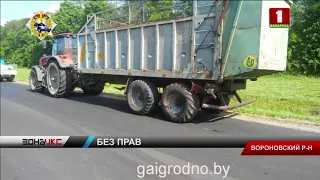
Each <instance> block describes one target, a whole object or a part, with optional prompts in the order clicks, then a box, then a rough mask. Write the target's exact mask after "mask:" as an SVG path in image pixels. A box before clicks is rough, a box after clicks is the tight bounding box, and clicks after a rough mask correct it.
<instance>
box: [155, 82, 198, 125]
mask: <svg viewBox="0 0 320 180" xmlns="http://www.w3.org/2000/svg"><path fill="white" fill-rule="evenodd" d="M161 108H162V111H163V113H164V114H165V116H166V117H167V118H169V120H171V121H172V122H175V123H187V122H191V121H192V119H193V118H194V117H195V116H196V115H197V114H198V112H199V109H200V100H199V97H198V96H197V94H195V93H191V92H190V91H189V88H188V87H187V86H186V85H183V84H179V83H175V84H170V85H169V86H167V87H166V88H165V89H164V91H163V94H162V97H161Z"/></svg>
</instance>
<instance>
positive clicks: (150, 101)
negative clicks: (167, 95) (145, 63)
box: [127, 80, 160, 115]
mask: <svg viewBox="0 0 320 180" xmlns="http://www.w3.org/2000/svg"><path fill="white" fill-rule="evenodd" d="M159 97H160V95H159V92H158V89H157V87H155V86H154V85H153V84H152V83H150V82H148V81H144V80H135V81H133V82H132V83H130V85H129V87H128V93H127V100H128V104H129V106H130V108H131V110H132V111H133V112H134V113H135V114H139V115H147V114H150V113H151V112H152V111H153V110H155V108H156V106H157V105H158V103H159Z"/></svg>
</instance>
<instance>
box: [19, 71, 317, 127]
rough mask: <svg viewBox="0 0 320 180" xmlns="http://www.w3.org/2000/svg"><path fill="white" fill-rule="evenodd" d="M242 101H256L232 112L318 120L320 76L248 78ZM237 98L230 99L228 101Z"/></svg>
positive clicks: (25, 76) (24, 76)
mask: <svg viewBox="0 0 320 180" xmlns="http://www.w3.org/2000/svg"><path fill="white" fill-rule="evenodd" d="M29 72H30V70H29V69H27V68H19V69H18V75H17V76H16V81H24V82H28V80H29ZM121 87H124V86H123V85H113V84H112V85H110V84H106V86H105V88H104V91H103V93H106V94H116V95H123V93H124V90H118V89H116V88H121ZM238 93H239V95H240V97H241V99H242V100H243V101H245V100H249V99H256V102H255V103H253V104H250V105H247V106H244V107H241V108H238V109H234V110H233V112H235V113H240V114H248V115H252V116H262V117H273V118H281V119H297V120H307V121H312V122H316V123H320V78H315V77H306V76H293V75H288V74H276V75H269V76H264V77H261V78H258V80H257V81H250V80H248V81H247V88H246V89H245V90H240V91H239V92H238ZM234 103H236V99H235V98H233V99H232V100H231V104H234Z"/></svg>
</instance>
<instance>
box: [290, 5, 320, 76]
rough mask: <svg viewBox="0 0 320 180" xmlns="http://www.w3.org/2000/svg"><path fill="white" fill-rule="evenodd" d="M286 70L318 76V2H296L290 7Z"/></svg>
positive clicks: (319, 26) (319, 23) (319, 32)
mask: <svg viewBox="0 0 320 180" xmlns="http://www.w3.org/2000/svg"><path fill="white" fill-rule="evenodd" d="M291 15H292V26H291V28H290V39H289V46H288V70H289V72H291V73H295V74H306V75H317V76H320V30H319V29H320V2H319V1H315V0H304V1H297V2H295V3H294V4H293V5H292V7H291Z"/></svg>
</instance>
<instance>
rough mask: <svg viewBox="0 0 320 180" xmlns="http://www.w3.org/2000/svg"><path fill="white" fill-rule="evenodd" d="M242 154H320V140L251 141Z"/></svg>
mask: <svg viewBox="0 0 320 180" xmlns="http://www.w3.org/2000/svg"><path fill="white" fill-rule="evenodd" d="M241 155H242V156H252V155H253V156H259V155H260V156H265V155H300V156H303V155H313V156H314V155H320V141H249V142H248V143H247V145H246V146H245V148H244V149H243V151H242V153H241Z"/></svg>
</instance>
